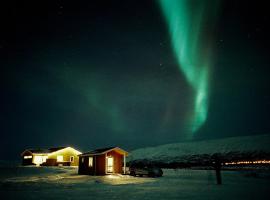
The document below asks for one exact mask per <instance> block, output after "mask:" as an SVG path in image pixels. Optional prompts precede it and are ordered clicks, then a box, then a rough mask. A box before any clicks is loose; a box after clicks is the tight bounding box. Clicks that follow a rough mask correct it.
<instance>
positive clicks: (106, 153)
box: [78, 147, 128, 175]
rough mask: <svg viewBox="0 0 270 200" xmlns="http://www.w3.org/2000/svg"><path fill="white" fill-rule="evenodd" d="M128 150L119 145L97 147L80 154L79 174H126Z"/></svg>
mask: <svg viewBox="0 0 270 200" xmlns="http://www.w3.org/2000/svg"><path fill="white" fill-rule="evenodd" d="M126 156H128V152H127V151H125V150H123V149H121V148H119V147H108V148H102V149H96V150H93V151H89V152H86V153H83V154H80V155H79V169H78V173H79V174H86V175H106V174H115V173H117V174H125V173H126Z"/></svg>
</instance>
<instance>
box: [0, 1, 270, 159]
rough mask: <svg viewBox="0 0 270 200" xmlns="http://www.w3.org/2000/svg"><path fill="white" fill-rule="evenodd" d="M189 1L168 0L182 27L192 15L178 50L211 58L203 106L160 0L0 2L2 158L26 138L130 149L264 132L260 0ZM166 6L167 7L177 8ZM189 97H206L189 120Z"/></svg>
mask: <svg viewBox="0 0 270 200" xmlns="http://www.w3.org/2000/svg"><path fill="white" fill-rule="evenodd" d="M161 1H162V0H161ZM184 1H185V0H179V1H178V3H179V2H180V4H179V5H181V4H182V3H183V2H184ZM168 2H170V0H165V1H163V3H164V4H163V5H166V4H167V5H168ZM171 2H176V1H175V0H172V1H171ZM190 2H191V3H190V4H189V8H188V9H189V12H187V14H186V13H183V9H178V11H179V12H178V14H179V16H180V17H181V16H184V14H186V15H185V16H188V17H189V18H188V19H189V21H186V23H185V26H186V27H189V29H188V30H196V28H197V27H198V25H199V24H198V23H199V22H200V25H201V26H200V27H199V28H200V29H199V31H200V34H199V37H197V39H198V40H196V42H198V43H196V44H199V45H196V46H195V45H194V40H193V39H194V37H193V36H192V35H191V34H190V33H192V34H193V32H192V31H190V32H188V31H186V32H185V33H187V34H186V36H187V37H186V38H189V40H186V38H185V37H182V38H184V39H183V40H182V41H185V42H187V45H186V46H187V48H191V47H192V48H193V47H194V48H195V47H196V49H195V50H194V49H192V52H195V53H194V54H192V55H191V53H190V52H191V50H190V51H188V52H186V58H187V60H188V61H190V60H191V59H193V62H194V63H196V64H197V65H201V64H204V63H206V62H207V63H211V69H210V68H209V70H208V71H209V73H208V76H207V81H206V82H207V93H203V94H204V95H206V96H207V108H206V104H205V103H206V102H205V101H203V103H204V104H205V105H202V104H198V105H195V104H196V103H194V102H196V98H197V97H196V96H197V94H199V93H198V91H199V90H200V89H199V90H197V88H198V87H200V86H201V84H200V83H198V82H197V80H198V81H199V80H201V79H200V74H201V73H200V72H201V71H196V72H197V73H195V74H196V76H194V77H195V78H193V80H190V81H188V78H187V75H186V74H185V71H183V67H185V65H184V64H183V63H182V61H183V57H181V56H180V58H179V57H177V56H178V55H177V44H180V45H181V41H180V43H177V44H176V46H174V45H175V43H174V42H175V41H178V39H182V38H181V37H180V36H181V35H183V34H182V33H183V32H182V29H181V28H178V29H177V23H176V25H175V24H174V27H173V28H176V29H177V31H178V32H176V33H177V34H176V35H173V34H171V33H170V30H171V29H170V28H172V27H170V25H169V24H170V23H168V22H169V21H168V19H169V18H167V19H166V14H165V15H164V10H163V11H162V3H160V1H159V0H136V1H135V0H129V1H127V0H91V1H64V0H62V1H60V0H58V1H57V0H55V1H19V0H18V1H9V3H6V4H3V3H1V6H0V11H1V12H0V13H1V32H0V36H1V37H0V66H1V111H0V112H1V115H0V117H1V118H0V119H1V130H0V131H1V136H2V137H1V146H0V148H1V152H3V151H4V153H2V155H4V158H6V159H8V158H16V157H18V156H19V154H20V153H21V152H22V151H23V150H24V149H25V148H38V147H40V148H43V147H54V146H66V145H71V146H73V147H75V148H78V149H79V150H82V151H86V150H90V149H94V148H98V147H107V146H115V145H116V146H120V147H122V148H124V149H127V150H132V149H135V148H139V147H145V146H154V145H159V144H166V143H173V142H181V141H186V140H199V139H212V138H224V137H230V136H242V135H257V134H269V133H270V122H269V113H270V79H269V75H270V57H269V52H270V39H269V37H270V28H269V24H270V23H269V21H270V12H269V7H268V6H267V1H263V0H261V1H244V0H243V1H240V0H226V1H217V0H204V1H200V0H192V1H190ZM202 2H203V3H202ZM201 4H203V5H201ZM176 5H178V4H177V2H176ZM214 5H215V6H214ZM169 6H171V5H169ZM172 6H173V5H172ZM200 6H201V7H200ZM167 8H170V7H167ZM174 8H177V7H174ZM199 9H202V10H204V15H199V14H198V11H199ZM174 10H176V9H172V11H171V12H168V13H167V14H171V13H173V16H175V15H174ZM165 11H166V10H165ZM167 11H170V10H167ZM214 12H215V14H213V13H214ZM176 16H177V15H176ZM190 27H191V28H190ZM173 30H174V29H173ZM183 31H184V30H183ZM171 32H172V30H171ZM178 35H179V37H178ZM172 36H174V40H173V38H172ZM175 49H176V50H175ZM193 50H194V51H193ZM186 68H187V69H188V70H190V68H189V66H187V67H186ZM196 69H197V68H196ZM207 69H208V68H207ZM198 77H199V79H198ZM196 106H199V109H201V108H202V107H201V106H204V107H205V108H206V109H204V112H203V113H202V111H200V112H199V114H198V113H197V115H200V114H204V115H205V118H204V120H200V121H199V122H198V121H196V120H195V121H194V120H192V119H195V118H196V116H195V115H196V114H194V107H196ZM206 110H207V112H206ZM192 113H193V114H192ZM191 118H192V119H191ZM196 123H197V124H196ZM191 130H193V131H191Z"/></svg>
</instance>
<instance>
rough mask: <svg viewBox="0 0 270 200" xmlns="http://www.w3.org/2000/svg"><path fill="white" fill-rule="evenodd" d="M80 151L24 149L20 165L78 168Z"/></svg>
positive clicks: (70, 148)
mask: <svg viewBox="0 0 270 200" xmlns="http://www.w3.org/2000/svg"><path fill="white" fill-rule="evenodd" d="M79 154H81V152H80V151H78V150H76V149H74V148H72V147H56V148H50V149H26V150H25V151H24V152H22V153H21V156H22V165H37V166H40V165H42V166H78V164H79V157H78V155H79Z"/></svg>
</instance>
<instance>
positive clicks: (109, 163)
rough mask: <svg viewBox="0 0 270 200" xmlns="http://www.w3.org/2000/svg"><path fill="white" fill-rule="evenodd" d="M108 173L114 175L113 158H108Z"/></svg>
mask: <svg viewBox="0 0 270 200" xmlns="http://www.w3.org/2000/svg"><path fill="white" fill-rule="evenodd" d="M107 173H113V157H107Z"/></svg>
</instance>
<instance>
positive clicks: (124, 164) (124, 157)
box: [124, 154, 126, 174]
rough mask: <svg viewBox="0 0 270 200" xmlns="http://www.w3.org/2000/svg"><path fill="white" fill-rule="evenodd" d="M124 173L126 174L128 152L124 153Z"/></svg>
mask: <svg viewBox="0 0 270 200" xmlns="http://www.w3.org/2000/svg"><path fill="white" fill-rule="evenodd" d="M124 174H126V154H124Z"/></svg>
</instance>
